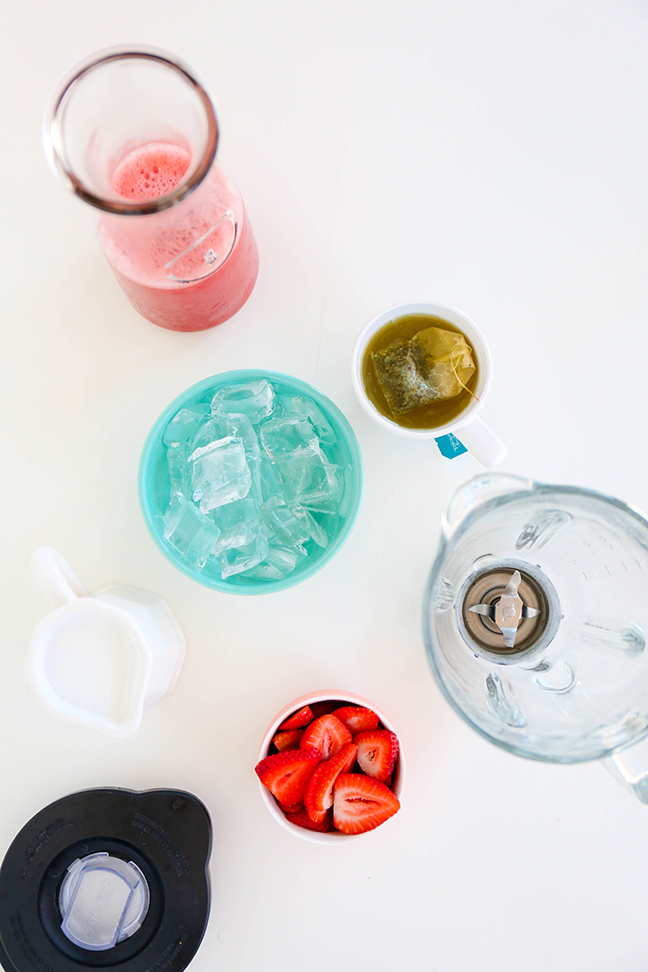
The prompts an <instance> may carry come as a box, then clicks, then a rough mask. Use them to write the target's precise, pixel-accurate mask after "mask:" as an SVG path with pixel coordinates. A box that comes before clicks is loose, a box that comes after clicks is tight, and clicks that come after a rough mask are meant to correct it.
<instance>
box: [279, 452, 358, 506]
mask: <svg viewBox="0 0 648 972" xmlns="http://www.w3.org/2000/svg"><path fill="white" fill-rule="evenodd" d="M277 465H278V469H279V473H280V476H281V480H282V482H283V484H284V486H285V488H286V500H287V502H294V503H299V504H301V505H302V506H304V507H306V509H309V510H316V511H319V512H322V513H337V512H338V509H339V506H340V503H341V502H342V500H343V497H344V477H343V474H342V470H341V469H340V468H339V467H338V466H336V465H334V464H333V463H330V462H329V461H328V459H327V458H326V456H325V455H324V454H323V453H318V454H316V455H312V454H309V453H308V452H306V451H303V452H298V453H296V454H294V455H292V456H290V457H289V458H287V459H284V460H283V461H282V462H280V463H278V464H277Z"/></svg>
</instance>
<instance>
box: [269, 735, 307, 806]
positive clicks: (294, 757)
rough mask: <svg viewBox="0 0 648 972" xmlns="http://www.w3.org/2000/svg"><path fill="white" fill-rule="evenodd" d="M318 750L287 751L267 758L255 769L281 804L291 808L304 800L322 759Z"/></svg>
mask: <svg viewBox="0 0 648 972" xmlns="http://www.w3.org/2000/svg"><path fill="white" fill-rule="evenodd" d="M321 758H322V757H321V754H320V753H319V751H318V750H317V749H313V748H312V747H310V746H309V747H307V748H304V749H287V750H286V751H285V752H284V753H275V754H274V756H266V758H265V759H262V760H261V762H260V763H257V765H256V766H255V767H254V768H255V770H256V774H257V776H258V777H259V779H260V780H261V782H262V783H263V784H264V786H267V788H268V789H269V790H270V792H271V793H272V795H273V796H274V797H276V799H277V800H278V801H279V803H282V804H283V805H284V806H290V804H291V803H299V802H300V801H301V800H303V798H304V793H305V791H306V787H307V786H308V781H309V780H310V778H311V775H312V772H313V770H314V769H315V767H316V766H317V764H318V763H319V761H320V759H321Z"/></svg>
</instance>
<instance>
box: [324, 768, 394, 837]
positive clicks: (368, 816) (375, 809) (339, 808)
mask: <svg viewBox="0 0 648 972" xmlns="http://www.w3.org/2000/svg"><path fill="white" fill-rule="evenodd" d="M398 810H400V803H399V802H398V800H397V798H396V796H395V795H394V794H393V793H392V791H391V790H390V789H388V788H387V787H386V786H385V784H384V783H378V781H377V780H371V779H369V777H368V776H362V774H361V773H341V774H340V776H338V778H337V780H336V783H335V789H334V796H333V823H334V824H335V826H336V827H337V829H338V830H340V831H341V832H342V833H343V834H364V833H365V832H366V831H367V830H373V829H374V827H378V826H379V825H380V824H381V823H384V822H385V820H387V819H388V818H389V817H392V816H393V815H394V814H395V813H396V812H397V811H398Z"/></svg>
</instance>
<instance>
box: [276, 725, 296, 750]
mask: <svg viewBox="0 0 648 972" xmlns="http://www.w3.org/2000/svg"><path fill="white" fill-rule="evenodd" d="M302 735H303V730H302V729H288V730H286V731H285V732H278V733H277V735H276V736H273V737H272V741H273V743H274V744H275V746H276V747H277V749H278V750H279V752H280V753H283V751H284V749H299V741H300V739H301V737H302Z"/></svg>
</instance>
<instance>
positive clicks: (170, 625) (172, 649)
mask: <svg viewBox="0 0 648 972" xmlns="http://www.w3.org/2000/svg"><path fill="white" fill-rule="evenodd" d="M31 565H32V569H33V571H34V574H35V576H36V579H37V581H38V583H39V585H40V587H41V588H42V590H43V592H44V593H45V594H46V595H47V596H48V597H49V598H50V600H51V601H52V602H53V603H54V605H55V607H56V610H55V611H53V612H52V613H51V614H48V615H47V616H46V617H44V618H43V619H42V621H40V622H39V623H38V624H37V626H36V628H35V629H34V633H33V636H32V640H31V644H30V648H29V653H28V660H27V668H28V674H29V677H30V680H31V682H32V684H33V685H34V687H35V689H36V691H37V692H38V694H39V695H40V696H41V698H42V699H43V701H44V702H45V703H46V704H47V705H48V706H49V708H50V709H51V710H52V711H54V712H55V713H56V714H57V715H59V716H61V717H62V718H64V719H67V720H69V721H71V722H77V723H80V724H82V725H85V726H89V727H91V728H93V729H98V730H100V731H102V732H105V733H108V734H109V735H111V736H117V737H123V736H130V735H131V734H132V733H134V732H135V731H136V730H137V728H138V726H139V724H140V721H141V719H142V712H143V710H144V709H145V708H147V707H148V706H150V705H153V703H155V702H158V701H159V700H160V699H162V698H164V696H166V695H168V694H169V693H170V692H172V691H173V689H174V688H175V685H176V683H177V681H178V677H179V675H180V669H181V668H182V663H183V660H184V655H185V639H184V635H183V633H182V631H181V629H180V626H179V625H178V622H177V621H176V619H175V617H174V615H173V613H172V612H171V609H170V608H169V606H168V604H167V603H166V601H164V600H163V599H162V598H161V597H157V596H156V595H155V594H148V593H146V592H145V591H140V590H137V589H135V588H133V587H125V586H122V585H118V584H116V585H112V586H110V587H105V588H103V589H102V590H100V591H96V592H94V593H91V592H90V591H89V590H88V589H87V587H86V586H85V584H83V583H82V582H81V581H80V580H79V578H78V577H77V575H76V574H75V573H74V571H73V570H72V569H71V568H70V566H69V565H68V564H67V563H66V562H65V560H64V559H63V557H61V555H60V554H59V553H57V551H56V550H54V549H53V548H52V547H48V546H41V547H38V548H37V549H36V550H35V551H34V553H33V554H32V557H31Z"/></svg>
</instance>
